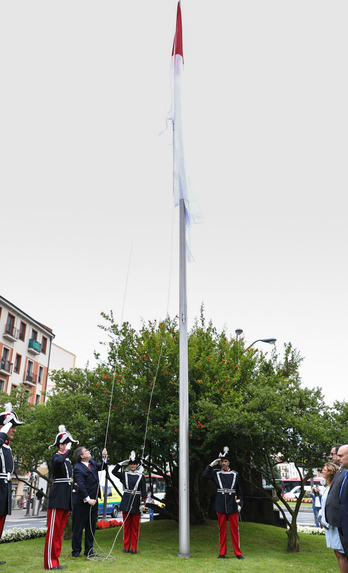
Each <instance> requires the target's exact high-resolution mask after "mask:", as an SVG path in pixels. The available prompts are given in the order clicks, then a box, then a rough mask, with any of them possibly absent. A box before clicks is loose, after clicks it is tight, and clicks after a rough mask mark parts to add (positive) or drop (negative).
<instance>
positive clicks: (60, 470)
mask: <svg viewBox="0 0 348 573" xmlns="http://www.w3.org/2000/svg"><path fill="white" fill-rule="evenodd" d="M69 453H70V451H69V450H68V451H66V452H64V454H62V453H59V452H58V453H57V454H54V455H53V456H52V459H51V467H50V472H51V475H52V477H53V484H52V487H51V490H50V495H49V497H48V507H49V508H52V509H53V508H59V509H67V510H69V511H70V510H71V508H72V505H71V500H72V483H73V480H72V466H71V462H70V460H69V459H68V456H69Z"/></svg>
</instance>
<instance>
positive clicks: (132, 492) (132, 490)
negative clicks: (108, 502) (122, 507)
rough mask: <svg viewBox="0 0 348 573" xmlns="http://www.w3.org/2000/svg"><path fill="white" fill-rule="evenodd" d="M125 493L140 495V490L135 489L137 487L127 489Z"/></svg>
mask: <svg viewBox="0 0 348 573" xmlns="http://www.w3.org/2000/svg"><path fill="white" fill-rule="evenodd" d="M124 493H131V494H132V495H140V491H135V489H125V490H124Z"/></svg>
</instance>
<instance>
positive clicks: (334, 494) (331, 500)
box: [325, 444, 348, 573]
mask: <svg viewBox="0 0 348 573" xmlns="http://www.w3.org/2000/svg"><path fill="white" fill-rule="evenodd" d="M340 448H341V444H335V445H334V446H332V448H331V451H330V456H329V457H330V459H331V461H332V463H334V464H336V466H340V458H339V456H338V451H339V449H340ZM344 474H345V470H344V469H343V468H342V467H340V469H339V470H338V472H337V473H336V475H335V476H334V478H333V480H332V483H331V487H330V489H329V493H328V495H327V498H326V504H325V518H326V521H327V522H328V523H329V524H330V525H331V526H332V527H338V530H339V531H340V490H341V486H342V482H343V479H344ZM340 537H341V533H340ZM341 542H342V545H343V541H342V537H341ZM334 552H335V555H336V557H337V561H338V565H339V568H340V572H341V573H348V561H347V559H346V557H345V555H343V553H340V552H339V551H336V550H334Z"/></svg>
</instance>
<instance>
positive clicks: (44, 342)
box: [41, 336, 47, 354]
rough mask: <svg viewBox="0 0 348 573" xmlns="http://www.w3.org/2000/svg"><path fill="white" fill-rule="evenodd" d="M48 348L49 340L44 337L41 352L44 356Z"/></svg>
mask: <svg viewBox="0 0 348 573" xmlns="http://www.w3.org/2000/svg"><path fill="white" fill-rule="evenodd" d="M46 348H47V338H46V336H43V337H42V341H41V352H42V354H46Z"/></svg>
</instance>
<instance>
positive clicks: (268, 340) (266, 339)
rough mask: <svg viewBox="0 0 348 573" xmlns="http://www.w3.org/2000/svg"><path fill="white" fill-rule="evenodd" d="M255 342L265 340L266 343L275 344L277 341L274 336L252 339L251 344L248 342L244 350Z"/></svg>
mask: <svg viewBox="0 0 348 573" xmlns="http://www.w3.org/2000/svg"><path fill="white" fill-rule="evenodd" d="M256 342H266V344H275V343H276V342H277V339H276V338H258V339H257V340H254V342H253V343H252V344H250V345H249V346H248V348H246V349H245V352H246V351H247V350H249V348H251V347H252V346H253V345H254V344H256Z"/></svg>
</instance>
